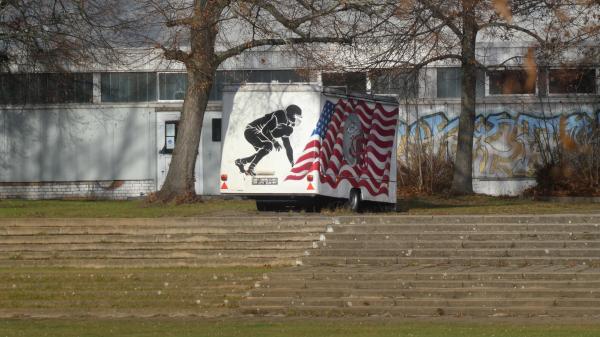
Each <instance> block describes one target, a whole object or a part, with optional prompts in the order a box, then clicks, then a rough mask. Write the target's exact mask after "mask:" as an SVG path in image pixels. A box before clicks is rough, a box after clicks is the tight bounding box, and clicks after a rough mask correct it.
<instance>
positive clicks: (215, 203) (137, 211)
mask: <svg viewBox="0 0 600 337" xmlns="http://www.w3.org/2000/svg"><path fill="white" fill-rule="evenodd" d="M599 211H600V204H599V203H584V202H580V203H563V202H549V201H534V200H530V199H522V198H509V197H488V196H479V195H478V196H467V197H439V196H432V197H413V198H407V199H399V200H398V212H397V214H409V215H419V214H427V215H429V214H440V215H442V214H443V215H455V214H551V213H592V212H599ZM322 213H323V214H324V215H348V214H351V213H350V212H349V211H347V210H344V209H334V210H324V211H323V212H322ZM259 214H267V215H268V214H272V213H259V212H258V211H256V207H255V203H254V201H252V200H216V199H213V200H207V201H203V202H198V203H193V204H182V205H173V204H167V205H161V204H158V205H156V204H152V205H147V204H145V203H144V202H143V201H142V200H129V201H85V200H77V201H76V200H44V201H29V200H2V201H0V218H156V217H194V216H236V215H259ZM290 214H298V212H290ZM388 214H389V213H388Z"/></svg>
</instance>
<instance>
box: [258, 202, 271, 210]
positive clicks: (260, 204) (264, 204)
mask: <svg viewBox="0 0 600 337" xmlns="http://www.w3.org/2000/svg"><path fill="white" fill-rule="evenodd" d="M256 209H257V210H258V211H259V212H266V211H270V210H271V207H270V205H269V202H267V201H263V200H256Z"/></svg>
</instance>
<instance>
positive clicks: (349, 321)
mask: <svg viewBox="0 0 600 337" xmlns="http://www.w3.org/2000/svg"><path fill="white" fill-rule="evenodd" d="M0 336H10V337H12V336H27V337H42V336H44V337H75V336H78V337H110V336H119V337H159V336H160V337H192V336H193V337H208V336H215V337H217V336H218V337H359V336H361V337H394V336H398V337H458V336H460V337H597V336H600V324H589V323H583V324H574V323H570V324H558V323H556V322H553V321H552V320H546V321H541V322H540V321H537V322H536V321H535V320H534V321H533V322H527V321H522V322H519V323H516V322H510V321H497V322H494V320H491V321H489V322H470V321H468V320H467V321H466V322H465V321H463V320H461V319H455V320H447V319H444V320H440V319H431V320H430V321H426V320H419V321H411V320H401V319H393V318H387V319H384V318H377V319H365V318H362V319H361V318H336V319H323V318H321V319H311V318H291V319H290V318H274V319H266V318H243V317H242V318H239V317H238V318H227V319H218V320H215V319H189V318H186V319H165V318H160V317H155V318H148V319H113V320H89V319H67V320H61V319H52V320H24V319H22V320H21V319H19V320H0Z"/></svg>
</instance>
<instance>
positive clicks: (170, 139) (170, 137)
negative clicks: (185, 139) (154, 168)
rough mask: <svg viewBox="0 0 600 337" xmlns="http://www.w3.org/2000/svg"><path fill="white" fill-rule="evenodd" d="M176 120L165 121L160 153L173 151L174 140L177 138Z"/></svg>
mask: <svg viewBox="0 0 600 337" xmlns="http://www.w3.org/2000/svg"><path fill="white" fill-rule="evenodd" d="M178 123H179V122H178V121H166V122H165V145H164V146H163V148H162V150H160V153H161V154H167V153H173V150H174V149H175V140H176V139H177V125H178Z"/></svg>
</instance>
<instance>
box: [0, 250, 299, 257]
mask: <svg viewBox="0 0 600 337" xmlns="http://www.w3.org/2000/svg"><path fill="white" fill-rule="evenodd" d="M298 255H299V254H298V252H297V251H293V250H282V249H247V250H246V249H244V250H240V249H231V250H203V249H177V250H175V249H171V250H165V251H161V250H155V249H131V250H129V249H124V248H121V249H118V250H115V249H112V250H97V249H96V250H64V251H60V250H55V251H21V252H16V253H2V254H0V260H49V259H178V258H186V259H191V258H197V259H202V258H219V259H229V258H295V257H298Z"/></svg>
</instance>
